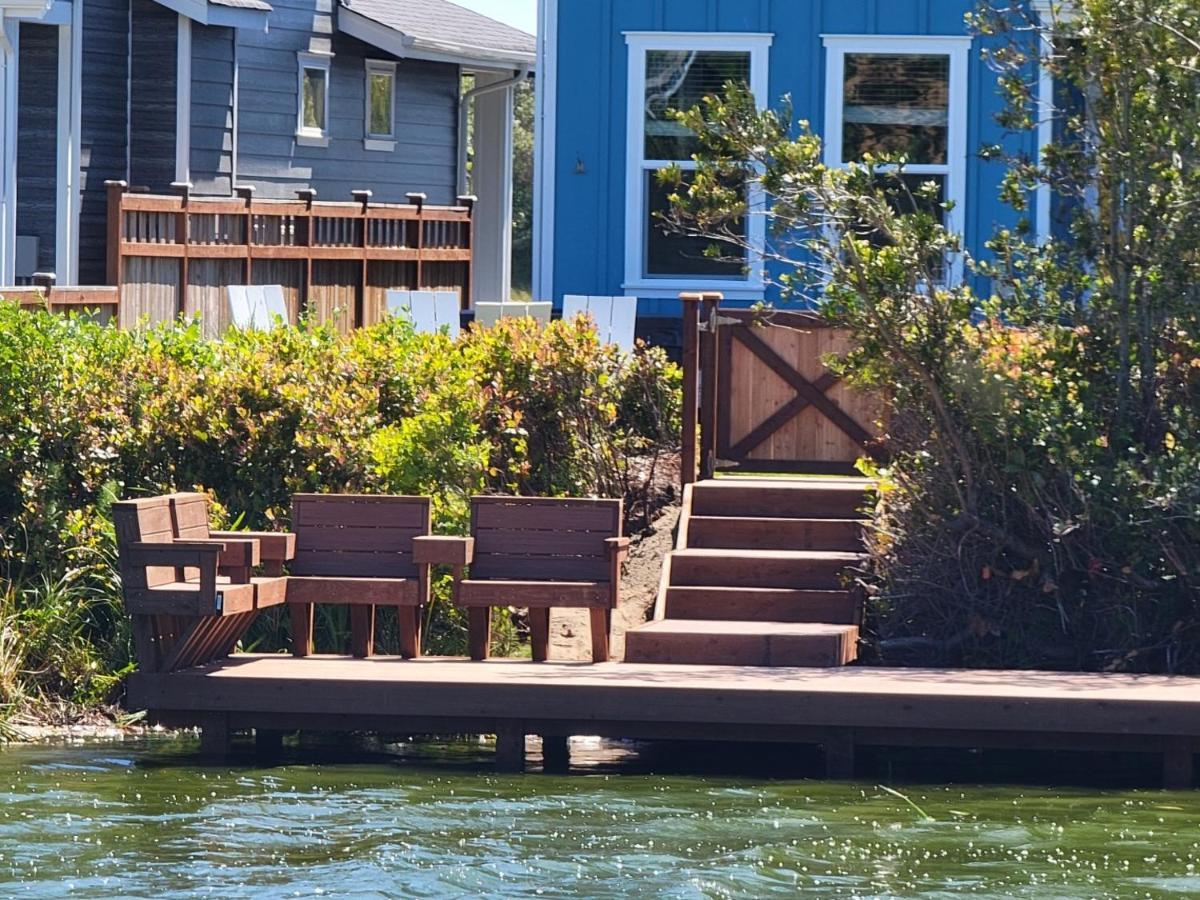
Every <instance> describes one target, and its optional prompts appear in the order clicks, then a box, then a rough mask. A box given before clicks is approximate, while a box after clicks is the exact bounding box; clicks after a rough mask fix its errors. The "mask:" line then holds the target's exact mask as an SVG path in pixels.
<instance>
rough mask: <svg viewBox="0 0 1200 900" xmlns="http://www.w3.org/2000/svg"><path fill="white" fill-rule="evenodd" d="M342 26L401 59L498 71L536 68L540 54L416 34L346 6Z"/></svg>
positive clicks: (345, 31) (342, 14)
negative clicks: (385, 23) (428, 38)
mask: <svg viewBox="0 0 1200 900" xmlns="http://www.w3.org/2000/svg"><path fill="white" fill-rule="evenodd" d="M338 30H339V31H342V32H344V33H345V34H347V35H349V36H350V37H353V38H357V39H358V40H360V41H363V42H364V43H367V44H370V45H371V46H372V47H377V48H379V49H380V50H383V51H385V52H387V53H390V54H391V55H392V56H395V57H398V58H400V59H423V60H428V61H430V62H444V63H453V64H455V65H460V66H465V67H467V68H471V69H494V70H497V71H507V70H512V69H522V68H528V69H530V70H532V69H533V67H534V66H535V65H536V63H537V54H536V53H535V52H534V51H532V50H531V51H529V52H528V53H523V52H521V51H516V50H513V51H509V50H497V49H494V48H491V47H471V46H467V45H465V44H463V45H459V44H443V43H441V42H438V41H429V40H424V39H421V38H415V37H413V36H411V35H408V34H404V33H403V32H400V31H397V30H396V29H394V28H389V27H388V26H386V25H383V24H380V23H379V22H376V21H375V20H374V19H371V18H369V17H367V16H364V15H362V13H358V12H355V11H354V10H352V9H349V8H347V7H345V6H343V7H342V8H341V9H339V10H338Z"/></svg>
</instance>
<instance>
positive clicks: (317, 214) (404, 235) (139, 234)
mask: <svg viewBox="0 0 1200 900" xmlns="http://www.w3.org/2000/svg"><path fill="white" fill-rule="evenodd" d="M301 195H302V196H301V199H299V200H256V199H254V194H253V191H252V190H251V189H248V188H243V189H240V190H239V196H238V197H235V198H210V197H195V196H190V195H189V193H188V191H187V186H185V185H181V186H180V195H179V196H165V195H155V194H136V193H130V192H129V190H128V187H127V185H126V184H125V183H124V182H121V181H113V182H108V277H109V283H110V284H113V285H117V286H119V287H120V289H121V305H120V314H119V320H120V323H121V324H122V325H123V326H129V325H133V324H135V323H137V322H138V321H140V320H142V319H149V320H150V321H152V322H154V321H162V320H165V319H170V318H174V317H175V316H177V315H179V314H181V313H182V314H185V315H193V314H199V315H200V317H201V321H202V323H203V327H204V329H205V331H206V332H208V333H218V332H220V331H221V330H222V329H224V327H225V326H226V325H227V324H228V308H227V306H228V305H227V303H226V298H225V288H226V287H227V286H228V285H231V284H279V285H282V286H283V288H284V295H285V297H286V299H287V302H288V308H289V314H290V315H291V317H292V320H293V321H295V319H296V317H298V316H299V315H300V314H301V313H303V312H308V313H311V314H312V315H314V316H315V317H316V318H317V319H318V320H320V321H332V322H335V323H336V324H337V326H338V327H339V328H341V329H342V330H349V329H351V328H354V327H357V326H361V325H370V324H373V323H374V322H377V321H379V320H380V319H381V318H382V317H383V315H384V311H385V309H386V293H387V291H389V290H443V291H445V290H457V291H458V292H459V295H460V297H462V298H463V302H464V306H465V303H466V299H467V297H468V295H469V292H470V279H471V263H472V245H473V229H472V211H473V207H474V198H471V197H460V198H459V202H460V205H458V206H453V207H446V206H431V205H429V204H427V203H426V202H425V196H424V195H423V194H410V195H408V199H409V203H408V204H382V203H372V202H371V192H370V191H355V192H354V201H353V202H348V203H338V202H328V201H318V200H317V199H316V192H315V191H306V192H301Z"/></svg>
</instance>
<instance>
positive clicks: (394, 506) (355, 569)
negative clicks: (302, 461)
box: [289, 494, 432, 578]
mask: <svg viewBox="0 0 1200 900" xmlns="http://www.w3.org/2000/svg"><path fill="white" fill-rule="evenodd" d="M431 531H432V510H431V508H430V500H429V498H428V497H393V496H360V495H355V494H296V495H295V496H294V497H293V498H292V532H293V533H294V534H295V535H296V558H295V559H293V560H292V562H291V563H290V564H289V571H290V572H291V573H292V574H293V575H325V576H338V577H355V576H358V577H361V578H415V577H417V575H418V571H417V565H416V564H415V563H414V562H413V538H415V537H418V536H420V535H425V534H429V533H430V532H431Z"/></svg>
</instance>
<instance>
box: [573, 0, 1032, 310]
mask: <svg viewBox="0 0 1200 900" xmlns="http://www.w3.org/2000/svg"><path fill="white" fill-rule="evenodd" d="M974 6H975V0H886V2H885V0H810V2H805V3H799V2H796V0H597V2H588V3H580V2H572V0H558V35H557V41H558V53H559V56H558V66H559V71H558V102H557V108H556V117H557V137H556V141H555V145H556V159H555V179H556V189H555V190H556V196H555V204H554V208H555V224H554V231H555V234H554V290H555V297H554V300H555V301H556V302H561V300H562V296H563V295H564V294H620V293H623V290H622V287H621V286H622V283H623V281H624V276H625V234H624V231H625V224H624V222H625V218H624V215H625V173H626V160H625V155H626V133H625V132H626V126H625V122H626V120H625V116H626V109H625V105H626V91H627V72H628V52H629V51H628V48H627V46H626V41H625V36H624V33H625V32H628V31H667V32H670V31H683V32H720V31H728V32H751V33H770V34H773V35H774V42H773V45H772V47H771V50H770V94H771V102H772V103H775V102H777V101H778V99H779V98H780V97H782V96H783V95H784V94H790V95H791V97H792V101H793V104H794V106H795V111H796V116H797V117H798V118H800V119H807V120H808V121H810V122H811V123H813V126H814V127H815V128H816V129H817V130H818V131H820V130H822V129H823V126H824V97H825V50H824V46H823V44H822V39H821V36H822V35H833V34H838V35H843V34H844V35H898V34H906V35H964V34H965V33H966V28H965V26H964V23H963V17H964V15H965V14H966V13H967V12H969V11H971V10H972V9H973V8H974ZM968 96H969V100H968V137H967V148H968V154H969V156H968V166H967V186H966V203H965V208H964V216H965V226H966V229H965V230H966V240H967V244H968V247H969V248H970V250H971V251H972V252H973V253H974V254H976V255H982V254H983V252H984V250H983V244H984V242H985V241H986V240H987V238H988V237H989V236H990V235H991V233H992V232H993V230H994V229H995V227H996V226H997V225H1000V224H1005V225H1011V224H1013V222H1014V221H1015V218H1016V217H1015V215H1014V214H1013V212H1012V211H1011V210H1010V209H1009V208H1007V207H1005V206H1004V205H1003V204H1002V203H1001V202H1000V201H999V199H998V194H999V186H1000V178H1001V176H1002V174H1003V167H1002V165H1001V164H999V163H994V162H984V161H982V160H980V159H979V158H978V151H979V149H980V148H981V147H983V146H985V145H988V144H994V143H999V142H1007V143H1008V144H1009V145H1010V146H1014V147H1015V146H1019V145H1018V144H1016V143H1015V140H1016V139H1014V138H1012V137H1009V136H1006V135H1005V133H1004V131H1003V130H1002V129H1001V128H1000V126H999V125H998V124H997V123H996V121H995V116H996V114H997V113H998V112H999V111H1000V109H1001V106H1002V101H1001V99H1000V97H999V95H998V92H997V88H996V80H995V75H994V74H993V73H991V72H990V71H989V70H988V67H987V65H986V63H985V62H984V60H983V59H982V58H981V43H980V41H979V40H978V39H976V40H975V42H974V43H973V45H972V49H971V66H970V85H969V92H968ZM1020 140H1022V141H1025V146H1024V149H1026V150H1027V151H1030V152H1032V139H1026V138H1021V139H1020ZM639 313H640V314H641V315H642V316H674V315H678V314H679V303H678V301H675V300H650V299H642V300H641V302H640V303H639Z"/></svg>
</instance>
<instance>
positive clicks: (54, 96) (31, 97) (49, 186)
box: [17, 22, 58, 272]
mask: <svg viewBox="0 0 1200 900" xmlns="http://www.w3.org/2000/svg"><path fill="white" fill-rule="evenodd" d="M20 41H21V47H20V52H21V69H20V79H19V83H18V86H17V90H18V99H17V234H18V235H28V236H30V237H36V238H37V239H38V261H37V268H38V271H40V272H53V271H54V254H55V239H56V232H55V221H56V217H57V208H56V207H57V203H58V187H57V186H58V28H57V26H52V25H33V24H31V23H28V22H26V23H23V24H22V25H21V31H20Z"/></svg>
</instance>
